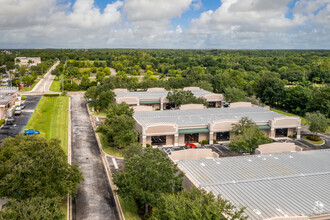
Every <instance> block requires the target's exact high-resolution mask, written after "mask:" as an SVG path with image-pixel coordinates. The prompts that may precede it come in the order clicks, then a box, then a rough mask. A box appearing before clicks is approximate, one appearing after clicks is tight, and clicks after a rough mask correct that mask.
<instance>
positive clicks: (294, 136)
mask: <svg viewBox="0 0 330 220" xmlns="http://www.w3.org/2000/svg"><path fill="white" fill-rule="evenodd" d="M289 138H297V134H294V135H289Z"/></svg>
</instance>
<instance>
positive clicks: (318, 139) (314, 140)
mask: <svg viewBox="0 0 330 220" xmlns="http://www.w3.org/2000/svg"><path fill="white" fill-rule="evenodd" d="M302 139H303V140H305V141H308V142H309V143H312V144H314V145H323V144H324V143H325V141H324V140H323V139H322V138H321V137H318V136H316V137H313V136H312V135H310V136H303V137H302Z"/></svg>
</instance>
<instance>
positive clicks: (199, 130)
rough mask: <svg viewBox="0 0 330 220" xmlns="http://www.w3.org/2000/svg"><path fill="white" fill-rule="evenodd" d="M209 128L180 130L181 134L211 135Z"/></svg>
mask: <svg viewBox="0 0 330 220" xmlns="http://www.w3.org/2000/svg"><path fill="white" fill-rule="evenodd" d="M209 132H210V131H209V129H208V128H191V129H179V134H197V133H209Z"/></svg>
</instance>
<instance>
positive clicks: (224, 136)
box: [216, 131, 230, 141]
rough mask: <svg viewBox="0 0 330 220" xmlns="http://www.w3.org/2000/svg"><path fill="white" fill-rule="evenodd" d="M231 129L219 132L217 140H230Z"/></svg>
mask: <svg viewBox="0 0 330 220" xmlns="http://www.w3.org/2000/svg"><path fill="white" fill-rule="evenodd" d="M229 137H230V135H229V131H227V132H217V134H216V140H217V141H229Z"/></svg>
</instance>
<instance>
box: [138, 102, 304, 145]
mask: <svg viewBox="0 0 330 220" xmlns="http://www.w3.org/2000/svg"><path fill="white" fill-rule="evenodd" d="M242 117H248V118H250V119H251V120H252V121H254V122H255V123H256V124H257V126H258V127H259V129H260V130H261V131H263V132H264V133H265V135H266V136H267V137H270V138H273V139H283V138H288V136H290V135H293V134H295V133H297V138H298V139H299V138H300V129H301V120H300V118H299V117H290V116H285V115H281V114H279V113H276V112H273V111H269V110H265V109H263V108H259V107H242V108H205V109H204V108H202V109H186V110H172V111H135V112H134V115H133V118H134V119H135V121H136V126H135V129H136V130H137V131H138V133H139V134H140V139H139V140H140V143H141V144H142V145H143V146H146V145H147V144H151V145H155V146H157V145H163V146H182V145H185V143H198V142H200V141H203V140H209V143H210V144H212V143H213V140H216V141H217V142H228V141H229V140H230V136H231V134H230V130H231V129H232V124H234V123H238V121H239V120H240V119H241V118H242Z"/></svg>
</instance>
